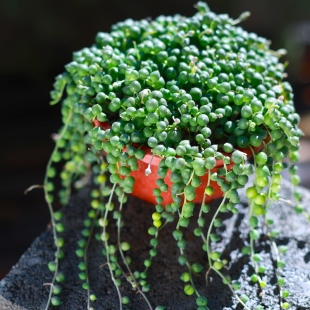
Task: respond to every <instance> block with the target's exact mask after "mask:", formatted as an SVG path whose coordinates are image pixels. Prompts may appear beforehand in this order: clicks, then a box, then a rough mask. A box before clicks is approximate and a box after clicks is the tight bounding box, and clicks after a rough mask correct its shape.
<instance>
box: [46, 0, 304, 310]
mask: <svg viewBox="0 0 310 310" xmlns="http://www.w3.org/2000/svg"><path fill="white" fill-rule="evenodd" d="M196 8H197V11H198V12H197V14H195V15H194V16H192V17H183V16H180V15H175V16H173V17H170V16H159V17H158V18H156V19H155V20H152V21H150V20H146V19H145V20H141V21H133V20H131V19H128V20H126V21H124V22H120V23H118V24H116V25H114V26H112V29H111V32H110V33H103V32H99V33H98V34H97V36H96V40H95V43H94V45H93V46H92V47H90V48H83V49H82V50H80V51H78V52H75V53H74V54H73V61H72V62H71V63H69V64H68V65H66V66H65V70H66V71H65V72H64V73H63V74H61V75H59V76H57V77H56V81H55V84H54V90H53V91H52V92H51V97H52V102H51V104H56V103H58V102H60V101H61V104H62V108H61V111H62V117H63V124H64V125H63V126H62V128H61V129H60V131H59V134H58V136H57V139H56V147H55V150H54V152H53V154H52V156H51V159H50V161H49V163H48V166H47V173H46V178H45V182H44V190H45V194H46V195H45V197H46V201H47V203H48V206H49V209H50V213H51V216H52V225H53V234H54V239H55V246H56V255H55V260H54V261H52V262H50V263H49V265H48V266H49V269H50V270H51V271H52V272H53V274H54V277H53V280H52V284H51V288H50V294H49V298H48V302H47V305H46V309H49V307H50V305H51V304H52V305H54V306H57V305H59V304H61V302H62V301H61V299H60V298H61V282H62V281H64V279H65V275H63V274H62V273H60V272H59V265H60V263H61V258H62V257H63V256H64V252H63V245H64V239H63V237H62V233H63V231H64V229H65V227H64V225H63V224H62V223H61V217H62V213H61V212H59V211H57V212H54V211H53V200H54V196H55V194H54V191H55V190H54V180H55V179H56V178H57V177H60V179H61V182H62V190H61V191H60V193H59V194H60V195H59V197H60V200H61V202H62V203H63V204H66V203H67V202H68V199H69V198H70V194H71V188H72V185H74V186H75V187H77V188H83V187H84V186H85V184H87V183H88V180H89V178H92V180H93V182H94V184H95V186H94V188H93V190H92V191H91V205H90V210H89V212H88V217H87V219H85V221H84V224H85V227H84V229H83V231H82V232H81V239H80V241H79V242H78V248H77V251H76V254H77V256H78V257H80V258H81V262H80V264H79V269H80V271H81V272H80V274H79V277H80V279H81V284H82V286H83V288H84V289H85V290H86V291H87V297H85V298H87V304H88V309H92V308H93V307H95V300H96V296H95V295H94V294H92V293H91V283H89V278H88V265H87V249H88V246H89V243H90V240H91V238H93V236H94V235H95V236H96V237H97V239H98V240H99V242H101V243H102V245H103V249H104V255H105V258H106V262H107V264H106V266H107V267H108V268H109V270H110V274H111V280H112V281H113V283H114V284H115V289H116V291H117V293H118V296H119V308H120V309H122V305H123V304H127V303H129V302H130V300H129V298H128V297H127V296H122V294H121V290H120V287H121V285H122V282H121V280H122V279H126V280H127V281H128V282H129V283H130V284H131V285H132V288H133V289H135V290H137V291H138V292H140V293H141V294H142V296H143V297H144V299H145V302H146V307H148V308H149V309H153V308H152V307H153V306H152V305H151V304H150V302H149V301H148V298H147V292H148V291H149V290H150V289H151V287H150V285H149V284H148V282H147V272H148V270H149V268H150V267H151V265H152V259H153V258H154V257H155V256H156V254H157V247H158V246H159V245H158V235H159V233H160V231H161V230H162V229H163V228H164V227H165V226H166V225H168V224H169V225H173V224H172V222H173V221H176V226H175V229H174V231H173V237H174V238H175V240H176V246H177V247H178V249H179V253H180V254H179V263H180V264H181V265H182V266H184V268H185V271H184V273H183V274H182V275H181V280H182V281H184V293H185V294H186V295H193V296H196V297H195V298H196V304H197V309H199V310H202V309H208V306H207V296H202V295H201V294H200V292H199V290H198V289H197V287H196V286H195V274H198V273H202V272H204V273H205V274H206V278H208V276H209V274H210V273H211V272H212V273H214V274H215V275H217V276H219V277H220V278H222V279H223V281H224V283H226V284H227V285H228V286H229V288H230V289H231V291H232V292H233V294H234V298H236V299H237V301H238V303H240V304H241V305H242V306H243V307H244V309H248V310H249V309H250V308H249V306H247V299H248V297H247V296H246V295H245V294H242V289H240V283H238V282H236V281H231V280H230V278H229V275H227V274H225V272H224V271H223V268H224V266H225V265H227V261H225V260H224V259H222V258H221V254H222V253H220V252H217V251H215V250H214V245H215V244H216V243H217V242H219V239H220V238H219V236H218V235H217V233H216V231H217V230H216V228H217V227H220V226H221V225H222V221H221V217H220V213H223V212H232V213H238V208H236V205H237V204H238V203H239V202H240V198H239V195H238V189H241V188H245V187H247V189H246V196H247V198H248V200H249V218H248V224H249V227H250V228H251V229H250V234H249V237H248V239H246V240H244V248H243V250H242V253H243V255H250V258H251V261H252V266H253V268H252V276H251V282H252V283H253V285H257V289H261V290H263V289H264V287H265V286H266V281H264V280H263V278H264V277H263V276H264V272H265V267H264V266H261V265H260V253H259V252H258V250H257V244H258V243H259V241H260V231H262V228H263V229H264V231H265V232H266V235H267V236H269V239H270V243H271V244H272V247H273V249H274V251H275V253H276V255H275V260H276V262H277V271H276V274H277V277H278V287H279V306H280V308H281V309H288V308H289V306H290V305H289V303H288V302H287V301H286V298H287V297H288V295H289V292H288V291H287V290H285V289H284V287H285V279H284V278H282V277H281V268H283V266H284V262H283V261H282V260H281V255H282V254H281V253H284V252H285V251H286V249H285V247H283V246H282V247H278V246H277V243H276V232H274V231H272V230H271V229H270V228H269V227H270V224H271V221H270V220H269V219H268V216H267V211H268V206H269V204H270V202H272V201H277V200H279V199H281V197H280V195H279V191H280V186H281V185H280V184H281V171H282V170H283V169H284V168H286V167H288V169H289V172H290V174H291V183H292V186H293V188H294V190H293V192H294V195H293V197H292V200H291V203H292V205H293V206H294V207H295V210H296V212H298V213H304V214H305V215H306V216H308V215H307V214H306V213H305V211H304V209H303V207H302V206H301V205H300V201H301V195H300V193H299V192H298V189H297V188H296V186H297V185H298V184H299V177H298V175H297V167H296V165H295V163H296V162H297V160H298V149H299V138H300V136H301V135H302V132H301V131H300V130H299V129H298V127H297V126H298V122H299V115H298V114H297V113H296V112H295V109H294V104H293V93H292V88H291V86H290V85H289V83H288V82H286V81H284V79H285V72H284V70H285V67H286V64H283V63H281V62H280V61H279V58H280V57H281V56H282V55H283V51H282V50H279V51H273V50H271V49H270V42H269V41H268V40H266V39H264V38H262V37H259V36H257V35H256V34H254V33H248V32H246V31H245V30H243V29H242V28H241V27H239V26H238V24H239V23H240V22H242V21H243V20H244V19H245V18H247V17H248V16H249V13H248V12H246V13H243V14H241V16H240V17H239V18H238V19H231V18H230V17H229V16H228V15H226V14H221V15H216V14H215V13H213V12H211V11H210V9H209V8H208V6H207V5H206V4H205V3H203V2H198V3H197V5H196ZM146 147H147V148H148V150H149V152H150V153H151V154H152V156H151V158H150V160H149V162H148V165H147V167H146V168H144V170H143V171H142V174H143V175H145V178H146V181H145V182H148V177H150V176H154V174H155V175H156V184H155V186H154V188H153V192H152V195H151V196H152V198H150V199H153V201H154V202H155V203H156V206H155V209H154V213H153V215H152V220H153V226H152V227H150V228H149V230H148V233H149V235H150V236H151V240H150V244H151V250H150V252H149V258H148V259H146V260H145V261H144V266H143V268H142V269H141V270H140V271H136V270H131V268H130V259H129V256H127V253H126V252H127V251H128V250H129V249H130V245H129V244H128V243H127V242H124V241H122V240H121V227H122V208H123V205H124V204H125V203H126V201H127V196H128V195H130V194H131V193H132V192H134V191H135V184H136V182H137V181H138V180H137V178H135V177H134V176H133V175H134V172H135V171H137V170H138V169H140V168H141V167H140V166H141V162H142V161H143V159H144V158H145V156H146ZM250 157H252V163H250V162H248V159H249V158H250ZM155 159H160V163H159V165H158V166H157V168H156V169H155V168H153V166H152V161H154V160H155ZM58 162H63V169H62V171H61V172H58V171H57V169H56V168H55V166H56V165H55V164H56V163H58ZM154 169H155V170H154ZM142 174H141V175H142ZM252 174H254V183H253V184H249V175H252ZM199 188H202V194H201V195H200V196H199V195H198V189H199ZM219 189H220V190H221V191H220V196H222V200H221V202H220V203H219V205H218V207H217V209H216V210H214V212H215V213H214V216H213V218H212V221H211V223H210V225H209V226H206V225H205V222H206V221H205V214H206V213H208V212H209V210H210V206H209V204H208V202H209V201H210V200H211V199H213V198H214V197H216V196H214V195H216V192H218V191H219ZM138 190H139V189H138ZM167 193H168V198H164V197H166V196H167ZM165 195H166V196H165ZM114 197H117V200H115V199H114ZM167 199H168V200H167ZM169 199H170V200H169ZM116 201H117V203H115V202H116ZM194 208H198V209H199V212H198V214H199V216H198V218H197V219H196V221H197V227H196V229H195V230H194V234H195V236H197V237H198V238H201V240H202V251H204V252H205V255H206V263H205V266H202V265H200V264H198V263H195V262H189V260H188V259H187V256H186V244H187V242H190V241H189V240H186V239H185V237H184V230H185V229H186V227H187V226H188V223H189V219H190V218H192V217H193V211H194ZM110 214H112V217H113V218H114V219H115V221H116V223H117V236H118V240H117V243H116V244H111V243H110V241H109V233H108V228H109V225H108V222H109V221H108V217H109V215H110ZM97 226H100V227H101V232H100V233H99V234H98V231H97V228H96V227H97ZM96 232H97V233H96ZM128 253H130V251H129V252H128ZM125 254H126V255H125ZM239 292H240V293H239ZM156 309H157V310H160V309H164V306H157V307H156ZM259 309H264V308H263V306H261V305H259V304H258V305H256V307H255V310H259Z"/></svg>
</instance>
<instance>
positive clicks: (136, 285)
mask: <svg viewBox="0 0 310 310" xmlns="http://www.w3.org/2000/svg"><path fill="white" fill-rule="evenodd" d="M123 198H124V193H123V194H122V196H121V199H120V200H121V202H120V205H119V212H120V214H121V212H122V208H123ZM117 244H118V249H119V252H120V254H121V257H122V260H123V263H124V265H125V266H126V269H127V271H128V273H129V274H130V276H131V278H132V280H133V281H134V284H135V288H136V289H137V291H138V292H139V293H140V294H141V295H142V297H143V299H144V300H145V302H146V303H147V305H148V307H149V309H150V310H153V308H152V306H151V304H150V302H149V300H148V299H147V297H146V296H145V294H144V293H143V292H142V290H141V288H140V286H139V284H138V282H137V281H136V278H135V276H134V275H133V273H132V271H131V269H130V267H129V265H128V263H127V261H126V258H125V256H124V252H123V249H122V247H121V217H119V218H118V219H117ZM123 274H124V275H125V276H126V279H127V280H128V277H127V275H126V274H125V273H124V272H123ZM129 282H130V283H131V284H132V281H129Z"/></svg>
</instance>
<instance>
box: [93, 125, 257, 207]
mask: <svg viewBox="0 0 310 310" xmlns="http://www.w3.org/2000/svg"><path fill="white" fill-rule="evenodd" d="M94 125H95V126H96V127H100V128H102V129H104V130H106V129H109V128H111V126H110V125H109V124H108V123H106V122H104V123H103V122H99V121H98V120H95V121H94ZM262 148H263V144H262V145H260V146H259V147H256V148H254V151H255V153H257V152H259V151H260V150H262ZM141 149H142V150H143V151H144V152H145V156H144V158H143V159H141V160H138V169H137V170H135V171H132V172H131V173H130V175H131V176H133V177H134V178H135V184H134V187H133V191H132V193H131V195H132V196H135V197H137V198H140V199H142V200H145V201H147V202H150V203H152V204H154V205H156V204H157V202H156V199H155V198H156V197H155V196H154V195H153V190H154V188H158V186H157V185H156V180H157V179H158V178H159V177H158V174H157V172H158V167H159V163H160V161H161V160H162V159H161V158H160V157H159V156H156V155H155V156H153V159H152V162H151V158H152V152H151V149H150V148H149V147H147V146H145V145H143V146H141ZM242 152H244V153H246V154H247V156H248V158H249V157H252V152H251V150H250V149H249V148H244V149H242ZM227 155H228V156H229V154H227ZM150 162H151V165H150V168H151V171H152V172H151V174H150V175H148V176H146V175H145V170H146V169H147V167H148V165H149V163H150ZM233 166H234V164H233V163H230V164H228V165H226V167H227V170H228V171H230V170H231V169H232V168H233ZM223 167H224V163H223V160H217V162H216V166H215V167H214V168H213V169H212V170H211V172H212V173H213V172H216V171H217V170H218V169H219V168H223ZM170 176H171V170H168V173H167V175H166V177H165V178H164V180H165V183H166V184H167V185H168V190H167V191H166V192H163V193H162V198H163V203H162V204H163V206H166V205H167V204H169V203H171V202H173V199H172V195H171V187H172V182H171V181H170ZM200 180H201V184H200V185H199V186H198V187H197V188H196V197H195V199H194V200H193V202H195V203H201V202H202V201H203V196H204V191H205V188H206V186H207V184H208V172H207V171H206V174H205V175H203V176H201V177H200ZM210 186H212V187H213V189H214V192H213V195H212V196H206V198H205V202H210V201H211V200H213V199H216V198H220V197H223V192H222V191H221V188H220V187H219V185H218V184H217V183H216V182H214V181H210Z"/></svg>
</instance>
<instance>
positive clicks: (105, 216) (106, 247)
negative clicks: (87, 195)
mask: <svg viewBox="0 0 310 310" xmlns="http://www.w3.org/2000/svg"><path fill="white" fill-rule="evenodd" d="M115 187H116V183H114V185H113V187H112V189H111V193H110V197H109V200H108V202H107V204H106V206H105V212H104V214H103V211H102V212H101V217H103V223H106V220H107V217H108V213H109V208H110V206H111V202H112V197H113V194H114V191H115ZM102 233H103V235H104V247H105V250H106V257H107V265H108V267H109V270H110V275H111V279H112V281H113V283H114V286H115V288H116V291H117V295H118V299H119V308H120V310H122V309H123V305H122V295H121V292H120V290H119V288H118V285H117V283H116V280H115V277H114V274H113V271H112V268H111V263H110V255H109V248H108V240H107V239H108V238H107V235H106V225H103V228H102Z"/></svg>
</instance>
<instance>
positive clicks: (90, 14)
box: [0, 0, 310, 278]
mask: <svg viewBox="0 0 310 310" xmlns="http://www.w3.org/2000/svg"><path fill="white" fill-rule="evenodd" d="M195 3H196V1H193V0H157V1H145V0H113V1H109V0H68V1H60V0H53V1H52V0H45V1H39V0H29V1H22V0H2V1H1V2H0V40H1V41H0V46H1V48H0V98H1V99H0V100H1V105H0V109H1V121H0V137H1V144H0V145H1V148H0V278H1V277H3V276H4V275H5V274H6V273H7V272H8V271H9V270H10V268H11V267H12V266H13V265H14V264H15V263H16V262H17V261H18V259H19V257H20V255H21V254H22V253H23V252H24V251H25V250H26V248H27V247H28V246H29V245H30V243H31V242H32V241H33V239H34V238H35V237H36V236H38V235H39V234H40V233H41V232H42V231H44V229H45V227H46V225H47V223H48V221H49V215H48V209H47V206H46V205H45V203H44V200H43V191H42V190H39V189H37V190H34V191H32V192H30V193H28V195H26V196H25V195H24V194H23V192H24V190H25V189H26V188H27V187H29V186H31V185H33V184H40V183H42V182H43V177H44V170H45V166H46V163H47V161H48V157H49V155H50V153H51V151H52V148H53V142H52V140H51V134H52V133H53V132H55V131H57V130H58V128H59V127H60V125H61V122H60V114H59V106H49V92H50V90H51V88H52V84H53V81H54V77H55V76H56V75H57V74H59V73H61V72H63V70H64V65H65V64H67V63H68V62H70V61H71V57H72V52H73V51H77V50H79V49H81V48H83V47H84V46H91V45H92V44H93V41H94V36H95V34H96V33H97V32H98V31H106V32H108V31H109V30H110V27H111V25H112V24H114V23H116V22H117V21H121V20H124V19H126V18H133V19H142V18H147V17H150V18H154V17H156V16H158V15H161V14H165V15H173V14H176V13H180V14H182V15H186V16H190V15H193V14H194V13H195V9H194V7H193V5H194V4H195ZM208 4H209V6H210V8H211V10H213V11H214V12H216V13H228V14H229V15H230V16H231V17H234V18H237V17H238V16H239V15H240V13H242V12H244V11H251V13H252V15H251V17H250V18H249V19H248V20H247V21H246V22H244V23H243V24H242V26H243V27H244V28H245V29H246V30H248V31H250V32H256V33H257V34H259V35H260V36H264V37H267V38H268V39H270V40H271V41H272V48H273V49H275V50H277V49H279V48H283V47H285V48H286V49H287V50H288V53H289V54H288V56H287V57H286V59H287V60H288V61H289V63H290V65H289V67H288V73H289V78H288V80H289V81H290V82H291V83H292V85H293V88H294V91H295V98H296V100H295V102H296V108H297V111H298V112H300V113H301V114H302V116H303V117H302V124H301V125H302V129H303V130H304V131H305V133H306V135H308V136H309V135H310V134H309V131H310V125H307V124H309V118H308V116H307V114H308V112H309V110H310V1H309V0H272V1H270V0H252V1H248V0H209V1H208ZM304 124H306V125H304ZM307 141H308V140H307V139H305V140H304V147H303V148H302V151H303V152H302V156H301V160H302V163H305V164H304V165H305V167H309V164H308V161H309V159H310V155H308V154H310V151H309V153H308V150H309V147H308V145H309V144H308V142H307ZM308 175H309V174H308ZM308 178H309V176H308ZM308 180H309V179H308ZM308 180H306V179H305V178H303V183H304V184H306V185H307V184H308V183H307V182H308Z"/></svg>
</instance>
